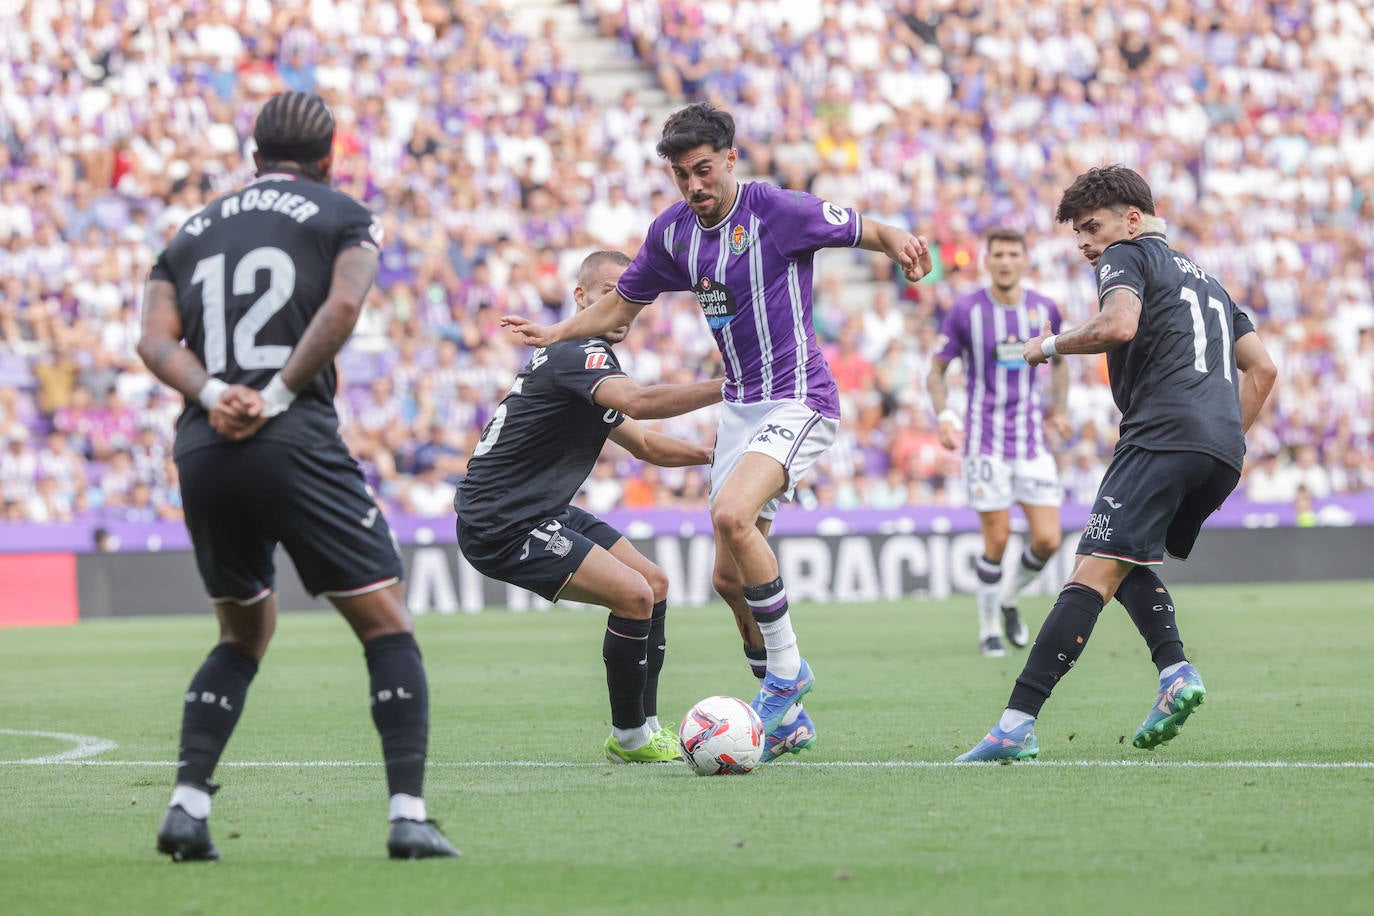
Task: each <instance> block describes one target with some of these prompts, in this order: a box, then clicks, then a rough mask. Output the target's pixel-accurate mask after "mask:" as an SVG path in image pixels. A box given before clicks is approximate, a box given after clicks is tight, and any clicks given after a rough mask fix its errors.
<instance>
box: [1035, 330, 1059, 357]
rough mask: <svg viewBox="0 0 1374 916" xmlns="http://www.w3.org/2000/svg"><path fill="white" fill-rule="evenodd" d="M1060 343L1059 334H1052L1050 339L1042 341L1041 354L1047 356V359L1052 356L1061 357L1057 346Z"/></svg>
mask: <svg viewBox="0 0 1374 916" xmlns="http://www.w3.org/2000/svg"><path fill="white" fill-rule="evenodd" d="M1058 342H1059V335H1058V334H1051V335H1050V336H1049V337H1046V338H1045V339H1044V340H1042V341H1040V352H1041V353H1043V354H1045V357H1046V358H1049V357H1051V356H1058V355H1059V347H1058V346H1057V344H1058Z"/></svg>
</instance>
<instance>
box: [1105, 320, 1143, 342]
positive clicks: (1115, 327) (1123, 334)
mask: <svg viewBox="0 0 1374 916" xmlns="http://www.w3.org/2000/svg"><path fill="white" fill-rule="evenodd" d="M1103 314H1106V313H1105V312H1104V313H1103ZM1104 325H1105V326H1104V327H1103V328H1102V339H1103V340H1104V341H1106V342H1107V344H1108V345H1109V346H1111V347H1112V348H1116V347H1119V346H1122V345H1123V344H1128V343H1130V342H1131V341H1132V340H1134V339H1135V332H1136V331H1137V330H1139V323H1138V322H1136V321H1133V320H1130V319H1128V318H1126V316H1124V315H1122V316H1117V317H1114V318H1112V319H1110V320H1108V321H1106V322H1104Z"/></svg>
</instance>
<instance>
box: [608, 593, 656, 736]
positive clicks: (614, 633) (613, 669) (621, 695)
mask: <svg viewBox="0 0 1374 916" xmlns="http://www.w3.org/2000/svg"><path fill="white" fill-rule="evenodd" d="M650 624H651V620H649V619H644V620H636V619H633V618H630V617H617V616H616V615H615V614H608V615H607V616H606V636H605V638H604V639H603V640H602V642H601V658H602V660H604V661H605V662H606V690H607V691H608V692H609V693H610V696H611V725H613V726H615V727H616V728H623V729H632V728H639V727H640V726H641V725H643V724H644V720H645V715H644V685H645V682H646V681H647V680H648V673H649V626H650Z"/></svg>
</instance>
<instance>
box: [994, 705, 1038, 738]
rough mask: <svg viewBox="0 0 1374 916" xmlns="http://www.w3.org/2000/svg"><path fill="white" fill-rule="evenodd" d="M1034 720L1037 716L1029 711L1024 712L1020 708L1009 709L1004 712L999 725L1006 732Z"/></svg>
mask: <svg viewBox="0 0 1374 916" xmlns="http://www.w3.org/2000/svg"><path fill="white" fill-rule="evenodd" d="M1034 721H1035V716H1033V715H1031V714H1030V713H1028V712H1022V711H1021V710H1019V709H1008V710H1006V711H1005V712H1003V713H1002V718H1001V719H1000V720H999V721H998V723H997V727H998V728H1000V729H1001V730H1002V731H1004V732H1009V731H1012V730H1013V729H1017V728H1020V727H1021V726H1022V725H1025V724H1026V723H1027V722H1034Z"/></svg>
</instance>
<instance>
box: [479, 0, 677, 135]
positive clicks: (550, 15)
mask: <svg viewBox="0 0 1374 916" xmlns="http://www.w3.org/2000/svg"><path fill="white" fill-rule="evenodd" d="M506 8H507V9H508V10H510V13H511V21H512V22H513V23H514V24H515V26H516V27H517V28H519V29H520V31H521V32H523V33H525V34H527V35H538V34H539V32H540V29H541V28H542V27H543V24H544V22H545V21H546V20H550V19H551V20H553V22H554V34H555V35H557V36H558V40H559V41H560V42H561V43H562V45H563V47H564V48H565V49H566V50H567V52H568V61H569V62H570V63H571V64H572V65H573V66H575V67H577V68H578V69H579V70H580V71H581V73H582V88H583V89H584V90H586V92H587V95H589V96H591V98H592V100H593V101H594V102H596V103H597V104H598V105H601V106H605V107H614V106H616V105H619V104H620V96H621V95H622V94H623V93H624V92H625V90H626V89H631V90H634V93H635V95H636V96H637V97H638V99H639V104H640V105H642V106H643V107H644V110H645V111H646V112H648V114H649V117H650V118H652V119H654V120H655V121H656V122H662V121H663V120H664V119H665V118H667V117H668V115H669V114H671V113H672V111H673V107H674V106H673V103H672V102H671V101H670V100H669V98H668V95H667V93H665V92H664V91H663V90H662V89H660V88H658V79H657V78H656V77H655V76H654V74H653V71H651V70H650V69H649V68H648V67H646V66H644V64H643V63H641V62H640V61H639V60H638V59H637V58H636V57H635V56H634V52H633V51H632V50H631V49H630V48H629V47H628V46H627V45H626V44H625V43H624V42H622V41H620V40H618V39H615V38H603V37H601V35H599V34H598V33H597V29H596V26H595V25H594V24H592V23H589V22H586V21H584V20H583V19H582V14H581V11H580V10H579V9H578V4H576V3H568V2H566V0H507V7H506Z"/></svg>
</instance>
